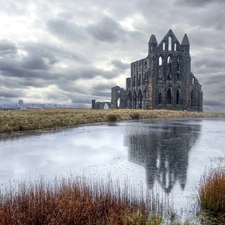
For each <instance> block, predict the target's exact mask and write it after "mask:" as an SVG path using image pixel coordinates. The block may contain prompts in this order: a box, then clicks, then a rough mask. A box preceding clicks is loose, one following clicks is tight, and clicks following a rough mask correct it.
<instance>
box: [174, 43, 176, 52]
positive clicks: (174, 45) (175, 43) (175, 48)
mask: <svg viewBox="0 0 225 225" xmlns="http://www.w3.org/2000/svg"><path fill="white" fill-rule="evenodd" d="M174 51H177V43H175V44H174Z"/></svg>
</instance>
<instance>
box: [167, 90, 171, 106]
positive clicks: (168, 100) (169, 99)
mask: <svg viewBox="0 0 225 225" xmlns="http://www.w3.org/2000/svg"><path fill="white" fill-rule="evenodd" d="M166 100H167V104H172V91H171V88H168V89H167V92H166Z"/></svg>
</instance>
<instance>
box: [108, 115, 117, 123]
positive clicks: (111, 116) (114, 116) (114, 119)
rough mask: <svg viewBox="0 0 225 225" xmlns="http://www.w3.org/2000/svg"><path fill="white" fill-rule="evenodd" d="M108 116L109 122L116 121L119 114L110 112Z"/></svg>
mask: <svg viewBox="0 0 225 225" xmlns="http://www.w3.org/2000/svg"><path fill="white" fill-rule="evenodd" d="M106 117H107V120H108V121H109V122H116V121H117V119H118V115H117V114H115V113H112V114H108V115H107V116H106Z"/></svg>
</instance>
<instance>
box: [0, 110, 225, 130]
mask: <svg viewBox="0 0 225 225" xmlns="http://www.w3.org/2000/svg"><path fill="white" fill-rule="evenodd" d="M180 117H225V114H210V113H200V112H184V111H171V110H134V109H120V110H91V109H42V110H15V111H0V134H2V133H11V132H18V131H31V130H38V129H57V128H60V127H72V126H76V125H80V124H89V123H99V122H100V123H101V122H107V121H109V122H111V121H113V122H115V121H121V120H130V119H151V118H180Z"/></svg>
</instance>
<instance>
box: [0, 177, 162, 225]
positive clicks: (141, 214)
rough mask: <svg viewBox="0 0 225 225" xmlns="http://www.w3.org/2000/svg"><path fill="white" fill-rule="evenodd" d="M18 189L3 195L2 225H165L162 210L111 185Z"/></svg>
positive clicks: (69, 183)
mask: <svg viewBox="0 0 225 225" xmlns="http://www.w3.org/2000/svg"><path fill="white" fill-rule="evenodd" d="M18 189H19V191H17V190H12V189H11V190H10V191H8V192H7V191H5V192H4V193H2V194H1V201H0V224H10V225H14V224H23V225H26V224H70V225H72V224H79V225H93V224H98V225H106V224H108V225H132V224H133V225H138V224H140V225H144V224H146V225H148V224H149V225H150V224H151V225H160V224H162V219H161V218H160V217H159V216H157V215H159V214H158V213H159V212H158V211H154V212H153V211H148V209H147V208H148V207H147V205H146V203H145V202H144V201H143V200H141V199H137V198H135V196H133V195H132V194H129V193H130V192H129V190H125V191H124V192H123V191H121V189H120V188H117V189H115V188H113V187H112V186H111V185H109V184H107V185H104V184H102V183H100V184H99V183H93V182H92V183H90V182H89V183H88V182H87V181H86V180H85V179H81V178H74V179H71V178H70V179H62V180H60V181H57V180H55V181H54V182H53V183H51V184H49V183H44V182H43V181H40V182H37V183H33V184H30V185H29V186H26V185H25V183H22V184H20V186H19V188H18ZM152 204H158V202H153V203H152ZM155 208H157V206H155ZM158 208H160V207H158Z"/></svg>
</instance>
